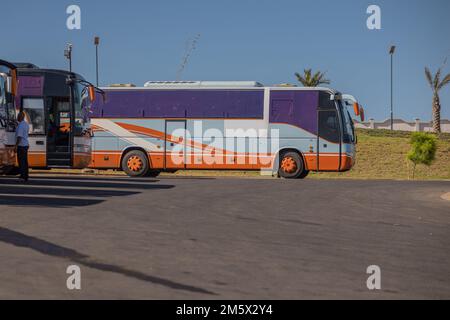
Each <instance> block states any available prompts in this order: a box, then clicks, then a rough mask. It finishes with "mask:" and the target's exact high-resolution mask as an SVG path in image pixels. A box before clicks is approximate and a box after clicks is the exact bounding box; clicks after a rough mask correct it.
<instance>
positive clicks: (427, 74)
mask: <svg viewBox="0 0 450 320" xmlns="http://www.w3.org/2000/svg"><path fill="white" fill-rule="evenodd" d="M425 76H426V77H427V80H428V83H429V84H430V86H431V87H433V75H432V74H431V71H430V69H428V67H425Z"/></svg>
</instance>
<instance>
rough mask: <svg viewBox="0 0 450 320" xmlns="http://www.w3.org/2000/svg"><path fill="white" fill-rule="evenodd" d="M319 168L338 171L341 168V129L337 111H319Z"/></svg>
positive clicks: (320, 169)
mask: <svg viewBox="0 0 450 320" xmlns="http://www.w3.org/2000/svg"><path fill="white" fill-rule="evenodd" d="M318 122H319V126H318V135H317V168H318V170H319V171H337V170H339V168H340V159H341V156H340V153H341V145H340V141H341V135H340V132H341V129H340V125H339V116H338V113H337V110H336V109H327V110H319V111H318Z"/></svg>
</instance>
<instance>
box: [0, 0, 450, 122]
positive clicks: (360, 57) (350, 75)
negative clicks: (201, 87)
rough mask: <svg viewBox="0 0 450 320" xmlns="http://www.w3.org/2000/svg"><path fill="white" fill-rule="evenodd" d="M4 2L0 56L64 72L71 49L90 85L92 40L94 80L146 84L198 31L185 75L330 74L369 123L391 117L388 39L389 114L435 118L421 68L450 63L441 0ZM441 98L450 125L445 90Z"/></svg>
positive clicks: (170, 65) (281, 77) (172, 63)
mask: <svg viewBox="0 0 450 320" xmlns="http://www.w3.org/2000/svg"><path fill="white" fill-rule="evenodd" d="M1 1H2V3H1V16H2V29H3V30H2V34H3V35H5V34H8V35H9V36H11V38H12V40H10V41H9V42H8V41H2V45H1V46H0V57H1V58H3V59H7V60H11V61H15V62H18V61H27V62H33V63H35V64H37V65H39V66H41V67H51V68H66V66H67V64H66V61H65V59H64V57H63V49H64V47H65V45H66V43H68V42H71V43H73V44H74V47H75V51H74V70H75V71H76V72H78V73H80V74H82V75H84V76H85V77H86V78H87V79H89V80H91V81H94V80H95V78H94V77H95V70H94V67H95V64H94V61H95V59H94V52H95V51H94V46H93V37H94V36H95V35H99V36H100V37H101V39H102V44H101V48H100V50H101V52H100V58H101V61H100V62H101V66H100V68H101V70H100V72H101V73H100V78H101V80H100V81H101V84H102V85H105V84H110V83H130V82H131V83H135V84H137V85H143V83H144V82H146V81H148V80H173V79H175V77H176V73H177V69H178V68H179V66H180V64H181V60H182V58H183V55H184V52H185V47H186V41H187V40H188V39H189V38H192V37H193V36H195V35H196V34H198V33H200V34H201V39H200V42H199V44H198V47H197V49H196V51H194V53H193V55H192V57H191V59H190V62H189V65H188V66H187V68H186V70H185V72H184V73H183V79H184V80H257V81H260V82H262V83H264V84H266V85H269V84H275V83H282V82H291V83H294V82H295V77H294V72H296V71H301V70H302V69H303V68H306V67H311V68H313V69H320V70H324V71H327V72H328V73H327V75H328V77H329V78H330V79H331V80H332V84H331V87H334V88H336V89H338V90H340V91H342V92H346V93H352V94H354V95H355V96H357V97H358V98H359V99H360V100H361V102H362V103H363V105H365V107H366V111H367V114H368V117H373V118H375V119H377V120H382V119H386V118H388V117H389V104H390V102H389V101H390V98H389V97H390V93H389V92H390V91H389V90H390V89H389V88H390V85H389V79H390V78H389V55H388V52H387V51H388V47H389V45H390V44H391V43H395V44H396V45H397V46H398V49H397V53H396V56H395V113H396V117H401V118H404V119H409V120H412V119H414V118H416V117H419V118H421V119H423V120H430V119H431V98H432V95H431V90H430V89H429V87H428V86H427V83H426V80H425V76H424V67H425V66H429V67H430V68H432V70H433V71H435V70H436V69H437V67H438V66H440V64H441V63H442V61H443V59H444V57H446V56H449V58H450V41H449V39H450V36H449V33H450V18H449V14H450V1H448V0H428V1H426V0H413V1H411V0H390V1H388V0H371V1H366V0H340V1H337V0H336V1H333V0H329V1H326V0H316V1H310V0H308V1H303V0H295V1H287V0H277V1H274V0H248V1H246V0H235V1H231V0H227V1H226V0H220V1H218V0H190V1H184V0H179V1H175V0H160V1H152V0H145V1H144V0H142V1H141V0H128V1H113V0H110V1H106V0H95V1H92V0H91V1H87V0H81V1H76V0H73V1H65V0H64V1H62V0H53V1H52V0H40V1H31V0H28V1H25V0H15V1H5V0H1ZM70 4H77V5H79V6H80V7H81V10H82V29H81V30H80V31H69V30H68V29H67V28H66V19H67V17H68V15H67V14H66V8H67V6H68V5H70ZM370 4H377V5H379V6H380V7H381V10H382V30H380V31H370V30H368V29H367V27H366V20H367V17H368V15H367V14H366V9H367V7H368V6H369V5H370ZM8 13H9V14H10V16H9V17H8V16H6V15H7V14H8ZM5 18H6V20H5ZM5 27H6V28H5ZM8 43H9V44H10V45H11V46H10V47H7V46H6V44H8ZM445 71H446V73H449V72H450V61H449V63H448V65H447V66H446V68H445ZM441 100H442V109H443V110H442V116H443V118H450V86H449V87H447V88H445V89H444V90H443V91H442V93H441Z"/></svg>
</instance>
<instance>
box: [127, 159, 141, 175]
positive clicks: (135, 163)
mask: <svg viewBox="0 0 450 320" xmlns="http://www.w3.org/2000/svg"><path fill="white" fill-rule="evenodd" d="M143 165H144V163H143V162H142V160H141V158H139V157H137V156H133V157H131V158H130V159H128V168H129V169H130V170H132V171H134V172H137V171H139V170H141V169H142V167H143Z"/></svg>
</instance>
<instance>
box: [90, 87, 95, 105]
mask: <svg viewBox="0 0 450 320" xmlns="http://www.w3.org/2000/svg"><path fill="white" fill-rule="evenodd" d="M89 99H90V100H91V102H94V101H95V88H94V86H89Z"/></svg>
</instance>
